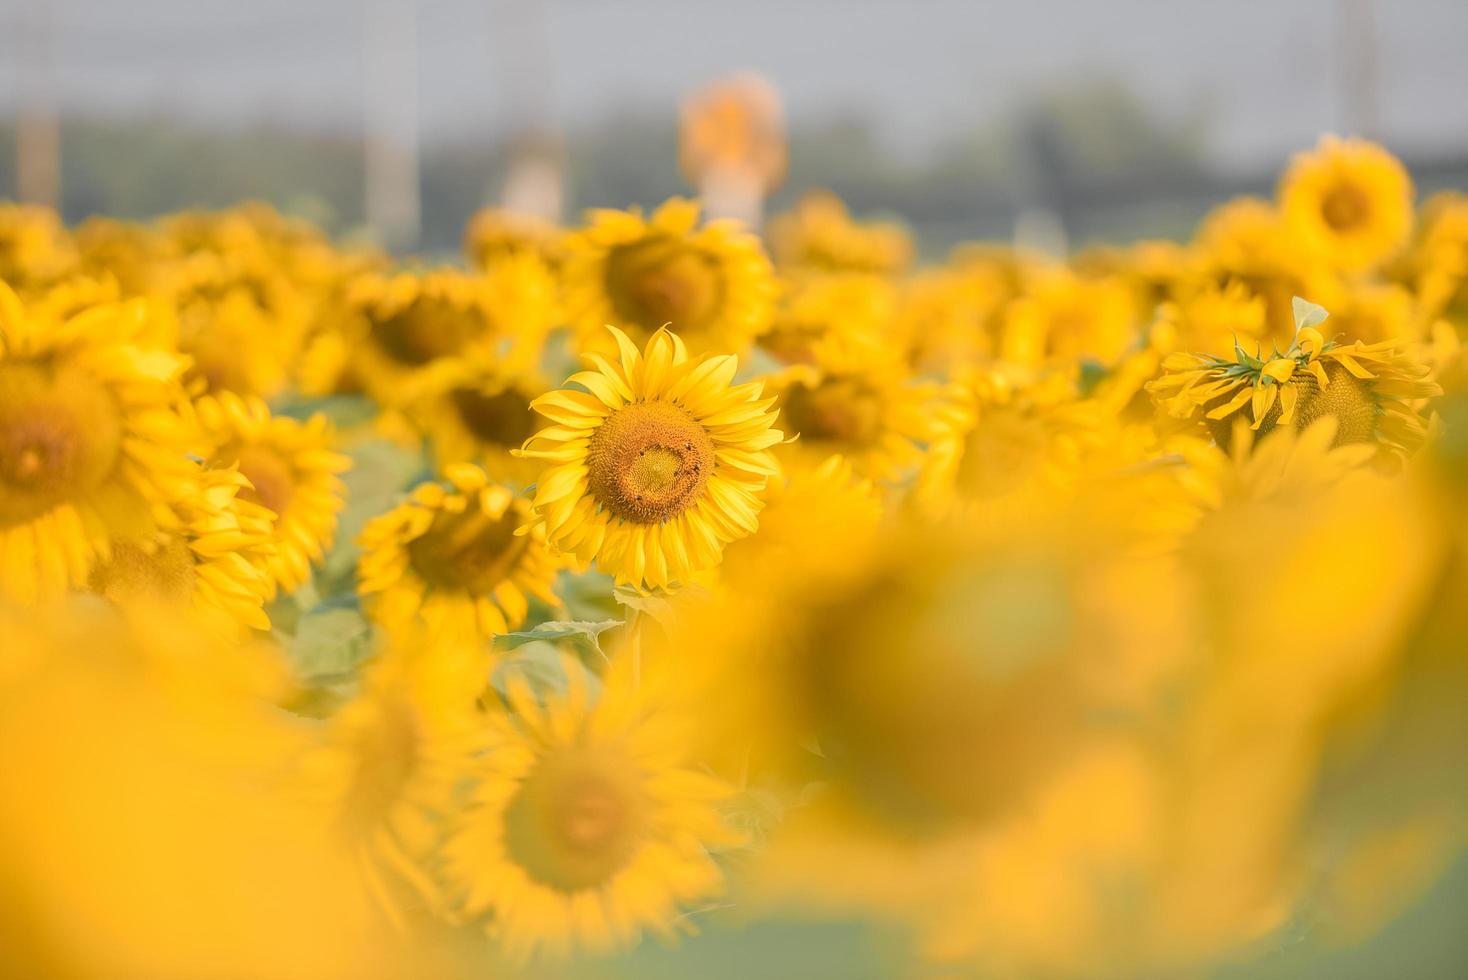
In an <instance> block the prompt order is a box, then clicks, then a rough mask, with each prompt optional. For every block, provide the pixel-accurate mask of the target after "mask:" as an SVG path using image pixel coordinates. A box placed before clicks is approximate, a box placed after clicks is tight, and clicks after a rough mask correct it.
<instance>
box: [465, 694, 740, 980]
mask: <svg viewBox="0 0 1468 980" xmlns="http://www.w3.org/2000/svg"><path fill="white" fill-rule="evenodd" d="M571 673H572V676H573V677H574V678H579V677H580V674H579V673H578V672H575V671H572V672H571ZM506 692H507V697H508V701H509V704H510V707H511V708H512V709H513V712H512V713H511V712H505V713H501V714H498V715H495V716H494V717H493V719H492V724H493V726H494V731H493V734H492V736H491V738H492V742H491V746H492V747H491V749H490V751H488V752H486V753H485V754H484V755H483V756H482V757H481V759H480V761H479V762H478V764H477V765H476V767H475V773H474V775H475V776H476V777H477V779H478V785H477V786H476V788H475V790H474V792H473V797H472V799H471V801H470V803H469V805H468V806H467V807H466V808H464V809H463V810H462V811H461V812H460V813H458V814H457V815H456V817H455V820H454V823H453V827H452V829H451V831H450V834H449V837H448V839H447V842H446V843H445V844H444V847H443V859H444V874H445V878H446V881H447V883H448V885H449V887H450V888H451V890H452V892H453V894H455V895H456V896H457V897H458V902H459V904H460V906H461V907H462V909H463V911H464V912H465V913H467V914H469V915H473V916H478V915H485V916H487V920H486V928H487V929H488V930H489V931H490V933H491V934H492V935H494V936H495V937H496V938H497V939H498V940H499V941H500V942H501V943H502V944H503V946H504V948H505V950H506V952H508V953H509V954H510V955H511V956H512V957H520V958H523V957H528V956H530V955H532V954H535V953H549V954H551V955H560V954H565V953H568V952H570V951H571V950H572V949H578V948H579V949H589V950H592V951H595V952H603V953H605V952H609V951H612V950H616V949H620V948H624V947H627V946H629V945H631V944H633V943H634V942H635V941H636V940H637V939H638V938H639V936H640V935H641V934H642V933H643V932H654V933H657V934H659V935H662V936H673V935H676V934H677V932H678V931H679V929H680V928H684V929H686V928H688V926H689V924H688V921H687V919H686V918H685V917H683V916H682V915H681V914H680V913H681V912H682V910H683V908H685V907H686V906H687V905H688V904H689V903H692V902H696V901H699V900H706V899H709V898H711V897H714V896H716V895H718V894H719V893H720V892H721V891H722V889H723V876H722V874H721V872H720V870H719V867H718V865H716V864H715V863H714V860H713V858H712V857H711V856H710V854H709V851H710V849H711V848H715V847H720V846H726V845H732V844H735V843H737V842H738V840H739V837H738V836H737V835H736V834H734V833H733V832H732V831H731V830H730V829H729V828H728V827H726V826H725V824H724V820H723V817H722V815H721V813H720V811H719V809H718V804H720V803H721V802H722V801H723V800H724V799H725V798H726V797H728V796H729V795H730V794H731V790H730V789H729V788H728V787H727V786H726V785H725V784H723V783H722V782H720V781H719V780H717V779H715V778H713V777H712V776H708V775H705V774H704V773H702V772H699V771H698V770H695V769H693V768H691V767H690V766H689V764H688V761H687V759H686V751H687V750H686V748H685V747H686V745H687V744H688V740H687V739H686V737H680V735H679V734H678V732H677V730H676V728H672V727H670V725H672V724H673V723H674V721H675V719H673V718H669V717H665V716H664V715H663V714H661V713H659V712H658V711H656V710H651V709H649V708H648V707H647V706H645V705H643V704H640V703H639V701H638V699H636V698H634V697H633V696H632V695H631V693H630V690H629V689H628V687H627V686H626V685H624V684H621V683H618V682H616V681H612V682H609V683H608V684H607V685H605V686H604V687H603V688H602V691H601V694H600V696H599V697H598V699H597V701H596V703H595V704H592V705H588V704H587V694H586V691H585V687H584V681H573V683H572V686H571V688H570V690H569V691H568V693H567V694H566V696H565V697H564V698H563V699H558V700H553V701H550V702H549V703H547V704H544V705H542V704H541V703H539V702H537V700H536V698H535V695H534V694H533V693H532V692H531V690H530V688H529V686H528V684H527V683H526V682H525V680H524V679H523V677H521V676H520V675H511V677H510V678H509V680H508V682H507V685H506Z"/></svg>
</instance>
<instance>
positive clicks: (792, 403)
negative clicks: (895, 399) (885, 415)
mask: <svg viewBox="0 0 1468 980" xmlns="http://www.w3.org/2000/svg"><path fill="white" fill-rule="evenodd" d="M782 414H783V416H784V418H785V420H786V421H787V422H789V423H790V427H791V428H792V429H794V430H795V431H796V432H798V433H800V436H801V438H802V439H814V440H819V441H822V442H840V443H846V444H848V445H855V446H867V445H870V444H871V443H873V442H875V441H876V440H877V436H878V435H879V434H880V433H881V431H882V402H881V398H880V396H879V395H878V393H877V391H876V390H875V389H873V388H872V387H871V386H870V385H868V384H866V383H864V382H862V381H858V380H856V379H852V378H828V379H827V380H825V381H823V382H821V383H820V384H818V385H816V386H815V387H813V388H808V387H805V386H804V385H795V386H794V387H792V388H791V389H790V391H789V392H788V393H787V394H786V396H785V404H784V406H783V407H782Z"/></svg>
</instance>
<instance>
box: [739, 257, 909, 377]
mask: <svg viewBox="0 0 1468 980" xmlns="http://www.w3.org/2000/svg"><path fill="white" fill-rule="evenodd" d="M897 297H898V293H897V287H896V286H894V285H893V284H892V283H891V282H889V281H888V280H886V279H883V278H880V277H878V276H872V275H863V274H839V275H832V274H816V275H810V276H804V277H801V278H799V279H794V280H791V281H789V282H787V283H785V291H784V295H783V296H782V298H781V302H780V307H779V310H778V312H777V313H776V314H775V319H774V321H773V322H772V323H771V324H770V329H769V330H767V331H766V332H765V333H763V334H761V335H760V338H759V345H760V347H762V348H763V349H764V350H767V351H769V352H770V353H771V354H774V355H775V356H776V357H778V358H779V359H780V360H782V361H785V362H786V363H789V364H799V363H809V362H812V361H825V362H828V361H830V360H832V359H854V358H859V357H862V356H865V355H868V354H870V353H873V352H879V351H881V349H882V346H883V341H884V337H883V334H884V332H885V331H886V329H887V327H888V325H889V324H890V323H891V321H892V318H893V316H894V315H895V313H896V310H897Z"/></svg>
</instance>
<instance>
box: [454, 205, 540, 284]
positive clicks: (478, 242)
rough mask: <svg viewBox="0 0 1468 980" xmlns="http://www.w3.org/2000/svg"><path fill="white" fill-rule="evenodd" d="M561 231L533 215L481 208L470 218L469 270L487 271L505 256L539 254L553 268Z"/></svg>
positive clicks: (466, 238)
mask: <svg viewBox="0 0 1468 980" xmlns="http://www.w3.org/2000/svg"><path fill="white" fill-rule="evenodd" d="M560 234H561V232H560V229H559V228H557V227H556V226H555V224H554V223H553V222H550V221H547V220H545V219H544V218H540V217H537V216H535V215H533V214H525V213H522V212H519V211H508V210H506V209H504V208H484V209H482V210H480V211H478V212H476V213H475V214H474V216H473V217H472V218H470V219H469V225H468V227H467V228H466V229H465V231H464V255H465V256H466V257H467V258H468V260H469V265H470V267H471V268H475V269H488V268H490V267H491V266H493V265H495V264H496V263H497V262H499V261H500V260H501V259H503V258H505V257H506V256H512V255H525V254H529V255H538V256H540V258H542V259H544V260H545V262H546V263H547V265H549V266H550V267H551V268H554V267H555V265H556V262H557V261H558V259H559V254H558V253H559V248H558V244H557V243H558V240H559V237H560Z"/></svg>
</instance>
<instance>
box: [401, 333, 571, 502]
mask: <svg viewBox="0 0 1468 980" xmlns="http://www.w3.org/2000/svg"><path fill="white" fill-rule="evenodd" d="M545 387H546V386H545V385H543V384H541V383H540V382H539V381H538V380H536V379H535V378H534V377H533V376H530V375H528V374H525V373H522V372H512V371H507V370H505V369H504V368H503V367H502V366H499V365H495V364H492V363H489V362H486V361H483V360H479V359H475V358H456V359H452V360H450V361H446V362H445V363H444V364H443V365H442V366H441V368H440V369H439V370H438V371H437V372H436V374H435V378H434V381H433V383H432V385H431V386H428V387H426V388H425V390H424V391H423V392H422V393H421V394H420V395H419V396H418V397H417V398H416V399H414V400H413V401H411V402H409V403H408V404H407V405H405V406H404V407H403V413H404V415H405V416H406V417H407V419H408V420H409V421H410V422H411V423H412V425H413V427H414V429H415V430H416V432H417V433H421V434H422V435H423V436H425V437H427V439H428V444H429V450H430V451H431V452H432V453H433V458H434V461H435V462H436V464H437V466H438V468H439V469H442V468H443V467H445V466H447V465H449V464H450V463H474V464H476V465H478V466H480V467H481V468H482V469H483V470H484V472H485V473H487V474H488V475H489V478H490V479H491V480H494V481H495V482H497V483H504V484H508V485H510V486H513V487H516V488H522V487H525V486H527V485H528V484H529V483H530V482H531V481H533V480H534V479H535V474H536V473H537V472H538V471H539V469H540V466H539V464H538V463H536V462H535V461H534V460H530V459H525V458H522V457H519V456H516V455H514V450H516V449H518V448H520V446H522V445H523V444H524V443H525V440H526V439H528V438H530V436H532V435H534V434H535V427H536V417H535V413H534V412H533V411H531V409H530V403H531V402H532V401H533V400H534V399H535V396H536V395H538V394H540V393H541V392H543V391H545Z"/></svg>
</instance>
